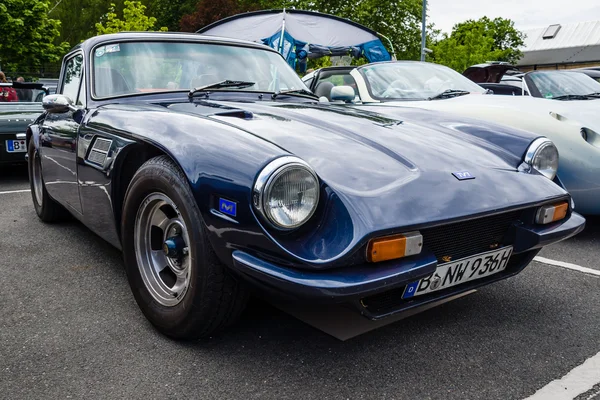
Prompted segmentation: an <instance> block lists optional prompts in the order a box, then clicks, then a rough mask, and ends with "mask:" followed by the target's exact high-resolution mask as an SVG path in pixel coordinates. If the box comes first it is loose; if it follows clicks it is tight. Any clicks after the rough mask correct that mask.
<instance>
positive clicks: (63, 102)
mask: <svg viewBox="0 0 600 400" xmlns="http://www.w3.org/2000/svg"><path fill="white" fill-rule="evenodd" d="M42 107H44V110H46V111H48V112H49V113H53V114H61V113H65V112H67V111H69V110H70V111H76V110H77V107H75V106H74V105H73V100H71V99H70V98H69V97H67V96H65V95H62V94H51V95H48V96H44V98H43V99H42Z"/></svg>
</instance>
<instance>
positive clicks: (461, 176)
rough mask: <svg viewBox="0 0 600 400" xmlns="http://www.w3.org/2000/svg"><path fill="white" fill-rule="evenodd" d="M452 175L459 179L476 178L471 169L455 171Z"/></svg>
mask: <svg viewBox="0 0 600 400" xmlns="http://www.w3.org/2000/svg"><path fill="white" fill-rule="evenodd" d="M452 175H454V177H455V178H456V179H458V180H459V181H466V180H467V179H475V176H473V175H471V173H470V172H469V171H460V172H453V173H452Z"/></svg>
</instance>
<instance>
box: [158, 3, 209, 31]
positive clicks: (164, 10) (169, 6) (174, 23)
mask: <svg viewBox="0 0 600 400" xmlns="http://www.w3.org/2000/svg"><path fill="white" fill-rule="evenodd" d="M197 3H199V1H198V0H146V5H147V7H148V12H149V13H150V14H151V15H153V16H155V17H156V21H157V24H158V25H159V26H166V27H167V28H168V29H169V30H170V31H179V30H180V26H179V22H180V21H181V17H182V16H183V15H186V14H191V13H193V12H194V9H195V8H196V4H197Z"/></svg>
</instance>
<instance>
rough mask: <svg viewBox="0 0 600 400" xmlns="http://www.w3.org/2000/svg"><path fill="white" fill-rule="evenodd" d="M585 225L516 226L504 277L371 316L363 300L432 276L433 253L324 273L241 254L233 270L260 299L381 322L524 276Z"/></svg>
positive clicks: (579, 220)
mask: <svg viewBox="0 0 600 400" xmlns="http://www.w3.org/2000/svg"><path fill="white" fill-rule="evenodd" d="M584 226H585V219H584V218H583V217H582V216H581V215H579V214H576V213H571V215H570V216H569V217H568V218H566V219H564V220H562V221H559V222H556V223H553V224H550V225H547V226H543V227H539V226H526V225H519V226H516V227H515V228H516V229H515V238H514V242H513V248H514V252H513V256H512V257H511V261H512V260H513V259H514V262H512V264H511V265H510V267H509V268H507V269H506V270H505V271H503V272H502V273H498V274H495V275H491V276H489V277H488V278H483V279H479V280H475V281H471V282H466V283H464V284H462V285H458V286H455V287H451V288H448V289H446V290H441V291H439V292H433V293H431V294H430V295H426V296H423V298H421V299H418V300H417V301H406V302H404V305H399V306H398V307H392V309H391V310H387V309H384V308H382V309H381V310H380V311H379V312H375V313H373V312H369V311H368V310H367V308H368V307H366V306H365V304H364V301H363V299H365V298H368V297H370V296H374V295H377V294H380V293H383V292H388V291H390V292H391V291H392V290H393V289H398V290H403V288H404V286H406V285H407V284H409V283H411V282H414V281H416V280H419V279H421V278H424V277H426V276H429V275H431V274H432V273H433V272H435V269H436V267H437V260H436V257H435V256H434V255H433V253H431V252H428V251H424V252H423V253H421V254H419V255H418V256H413V257H409V258H406V259H400V260H393V261H389V262H383V263H378V264H375V265H374V264H363V265H357V266H352V267H348V268H338V269H334V270H326V271H306V270H298V269H292V268H289V267H283V266H280V265H276V264H274V263H272V262H269V261H265V260H263V259H260V258H258V257H255V256H253V255H251V254H248V253H246V252H244V251H240V250H235V251H234V252H233V255H232V256H233V269H234V271H235V272H236V274H237V275H239V276H241V277H242V278H243V279H245V280H246V281H248V282H249V283H250V284H252V285H253V286H255V287H256V288H257V289H259V291H261V292H262V293H263V294H266V295H269V296H276V297H278V298H284V299H288V300H294V301H310V302H317V303H330V302H334V303H354V304H355V305H357V306H358V307H359V308H361V312H362V313H363V314H366V315H367V316H369V317H371V318H379V317H382V316H386V315H390V314H393V313H395V312H398V311H402V310H405V309H408V308H412V307H416V306H420V305H422V304H425V303H428V302H432V301H436V300H439V299H440V298H444V297H449V296H453V295H455V294H458V293H461V292H464V291H467V290H471V289H474V288H476V287H479V286H483V285H486V284H489V283H491V282H494V281H497V280H500V279H504V278H508V277H509V276H512V275H516V274H517V273H519V272H520V271H522V270H523V269H524V268H525V267H526V266H527V265H528V264H529V263H530V262H531V260H532V259H533V257H534V256H535V254H537V252H538V251H539V249H541V248H542V247H543V246H546V245H549V244H552V243H556V242H558V241H561V240H564V239H567V238H570V237H572V236H574V235H576V234H577V233H579V232H581V231H582V230H583V228H584Z"/></svg>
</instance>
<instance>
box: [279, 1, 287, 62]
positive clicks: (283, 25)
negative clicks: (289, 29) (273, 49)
mask: <svg viewBox="0 0 600 400" xmlns="http://www.w3.org/2000/svg"><path fill="white" fill-rule="evenodd" d="M284 34H285V8H284V9H283V21H282V22H281V37H280V38H279V50H278V51H279V53H281V54H282V55H283V38H284Z"/></svg>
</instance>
